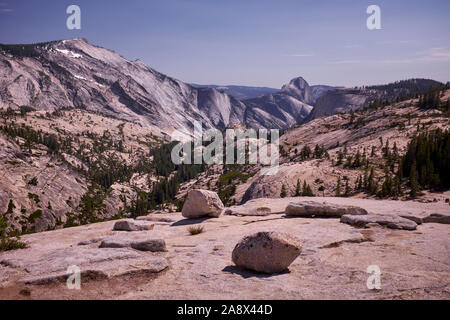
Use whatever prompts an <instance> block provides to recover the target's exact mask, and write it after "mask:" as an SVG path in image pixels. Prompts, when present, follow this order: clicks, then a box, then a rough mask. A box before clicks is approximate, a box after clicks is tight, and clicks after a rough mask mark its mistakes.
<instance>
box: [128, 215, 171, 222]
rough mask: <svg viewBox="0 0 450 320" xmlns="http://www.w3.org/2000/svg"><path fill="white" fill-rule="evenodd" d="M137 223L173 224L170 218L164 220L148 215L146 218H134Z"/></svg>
mask: <svg viewBox="0 0 450 320" xmlns="http://www.w3.org/2000/svg"><path fill="white" fill-rule="evenodd" d="M136 220H137V221H152V222H163V223H172V222H174V220H173V219H171V218H165V217H155V216H154V215H148V216H140V217H137V218H136Z"/></svg>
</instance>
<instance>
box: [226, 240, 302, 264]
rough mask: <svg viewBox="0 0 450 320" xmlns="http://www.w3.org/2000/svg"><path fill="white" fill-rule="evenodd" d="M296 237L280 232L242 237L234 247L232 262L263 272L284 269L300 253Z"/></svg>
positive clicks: (299, 244)
mask: <svg viewBox="0 0 450 320" xmlns="http://www.w3.org/2000/svg"><path fill="white" fill-rule="evenodd" d="M301 250H302V245H301V243H300V240H298V239H297V238H296V237H294V236H292V235H290V234H287V233H280V232H259V233H256V234H254V235H251V236H248V237H245V238H243V239H242V240H241V241H240V242H239V243H238V244H237V245H236V247H235V248H234V250H233V254H232V259H233V262H234V263H235V264H236V265H237V266H239V267H242V268H246V269H250V270H254V271H257V272H263V273H279V272H282V271H284V270H286V269H287V268H288V267H289V265H290V264H291V263H292V262H293V261H294V260H295V259H296V258H297V257H298V256H299V255H300V252H301Z"/></svg>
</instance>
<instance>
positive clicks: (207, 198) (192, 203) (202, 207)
mask: <svg viewBox="0 0 450 320" xmlns="http://www.w3.org/2000/svg"><path fill="white" fill-rule="evenodd" d="M223 209H224V206H223V203H222V201H221V200H220V198H219V196H218V195H217V193H215V192H213V191H208V190H201V189H195V190H191V191H189V193H188V196H187V199H186V201H185V202H184V205H183V209H182V214H183V217H185V218H189V219H192V218H200V217H204V216H209V217H215V218H217V217H219V216H220V214H221V213H222V210H223Z"/></svg>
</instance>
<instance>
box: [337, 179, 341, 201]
mask: <svg viewBox="0 0 450 320" xmlns="http://www.w3.org/2000/svg"><path fill="white" fill-rule="evenodd" d="M340 196H341V177H339V178H338V180H337V186H336V197H340Z"/></svg>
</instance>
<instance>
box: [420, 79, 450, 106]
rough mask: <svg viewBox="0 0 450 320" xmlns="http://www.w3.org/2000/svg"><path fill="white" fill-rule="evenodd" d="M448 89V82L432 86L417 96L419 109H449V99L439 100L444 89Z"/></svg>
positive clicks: (449, 86)
mask: <svg viewBox="0 0 450 320" xmlns="http://www.w3.org/2000/svg"><path fill="white" fill-rule="evenodd" d="M448 89H450V83H447V84H446V85H445V86H439V87H437V88H433V89H431V90H429V91H427V92H425V93H424V94H423V95H421V96H420V97H419V103H418V107H419V108H421V109H425V110H428V109H440V110H442V111H444V112H448V111H450V100H449V99H447V100H446V101H441V98H442V96H443V94H444V92H445V90H448Z"/></svg>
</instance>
